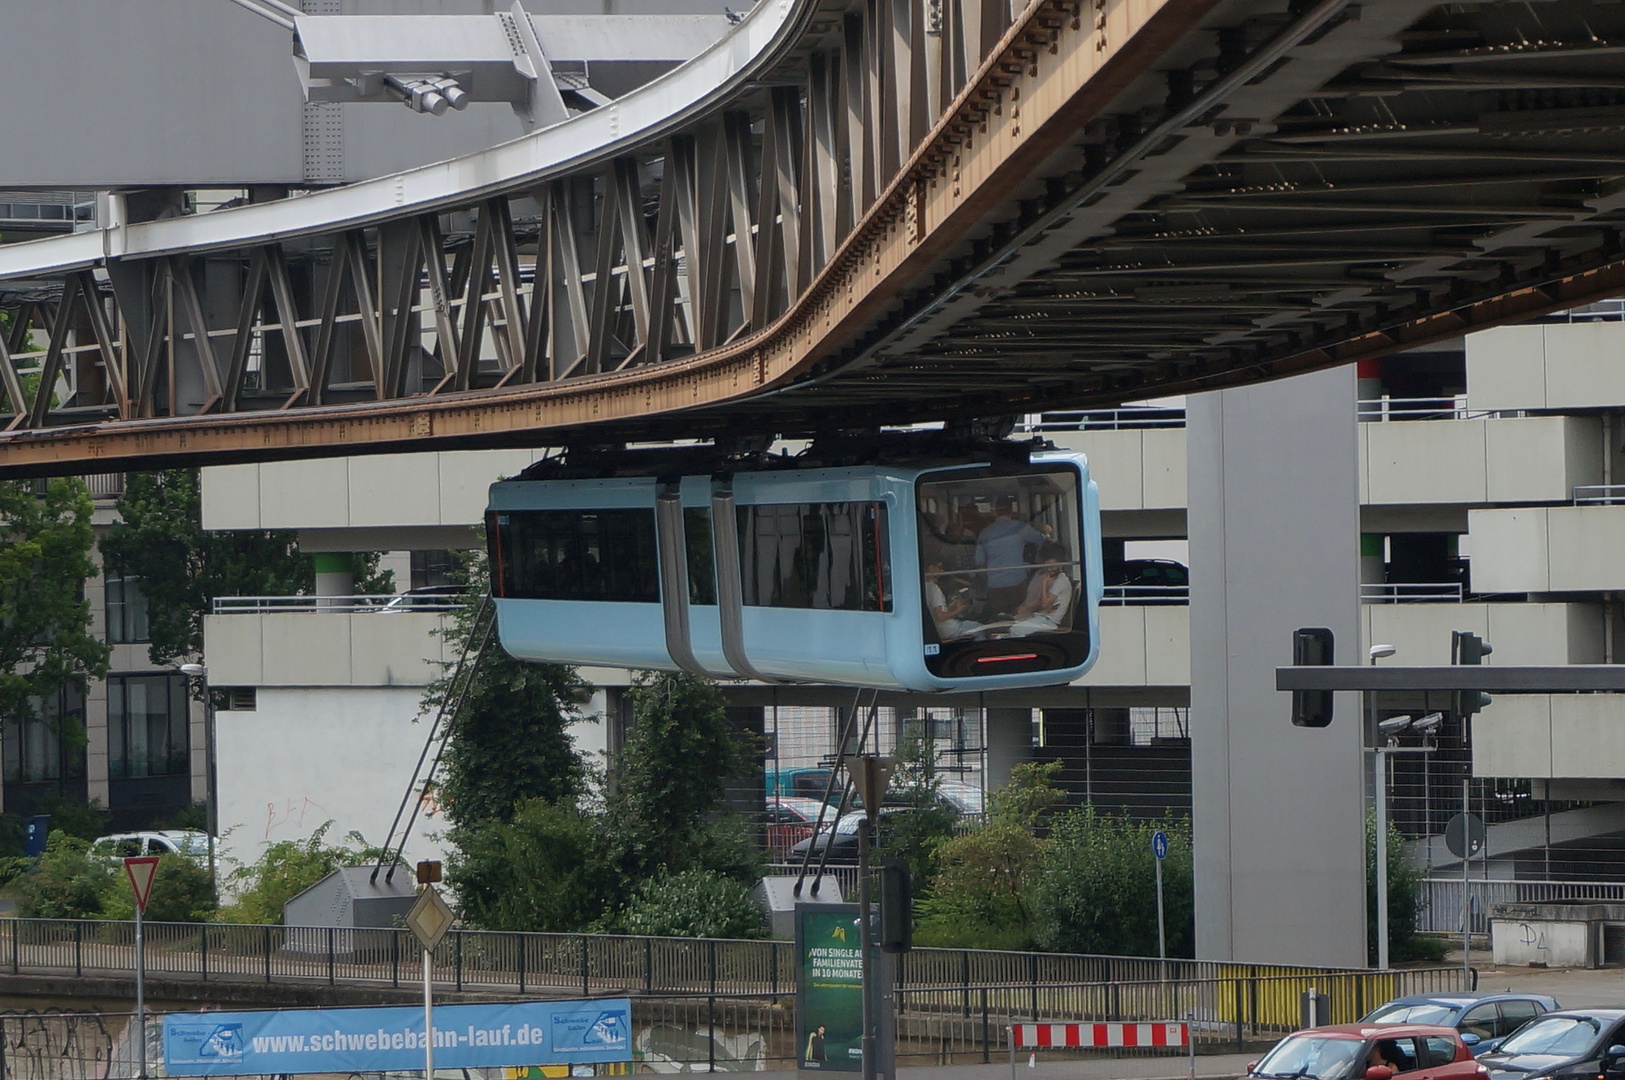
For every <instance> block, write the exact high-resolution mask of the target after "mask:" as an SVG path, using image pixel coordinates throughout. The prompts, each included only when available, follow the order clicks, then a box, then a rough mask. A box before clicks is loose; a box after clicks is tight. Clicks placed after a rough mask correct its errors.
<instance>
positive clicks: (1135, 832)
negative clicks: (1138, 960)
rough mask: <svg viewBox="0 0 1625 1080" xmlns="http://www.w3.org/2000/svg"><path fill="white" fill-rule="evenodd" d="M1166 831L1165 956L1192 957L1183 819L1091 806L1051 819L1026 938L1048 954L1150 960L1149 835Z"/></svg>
mask: <svg viewBox="0 0 1625 1080" xmlns="http://www.w3.org/2000/svg"><path fill="white" fill-rule="evenodd" d="M1158 829H1161V830H1162V831H1164V832H1166V833H1167V834H1168V857H1167V858H1166V859H1164V860H1163V863H1162V881H1163V898H1164V904H1165V909H1166V920H1167V930H1168V955H1169V956H1193V955H1195V953H1194V948H1195V944H1196V929H1195V894H1194V891H1193V880H1192V873H1191V843H1190V835H1191V834H1190V822H1189V820H1187V819H1183V818H1181V819H1179V820H1176V821H1163V822H1154V821H1133V820H1130V819H1129V818H1127V817H1118V816H1115V815H1109V814H1100V813H1097V812H1096V811H1095V809H1094V808H1093V807H1085V808H1083V809H1081V810H1073V811H1071V812H1069V813H1066V814H1063V815H1061V816H1060V817H1059V818H1057V819H1056V820H1055V823H1054V826H1053V828H1052V831H1051V834H1050V841H1049V845H1048V847H1047V848H1046V850H1045V852H1044V855H1043V859H1042V861H1041V865H1040V866H1039V868H1038V871H1037V873H1036V874H1035V875H1034V878H1033V882H1032V907H1033V927H1034V939H1035V941H1036V943H1037V945H1038V947H1039V948H1041V949H1046V950H1049V951H1051V952H1078V953H1105V954H1110V955H1119V956H1155V955H1157V886H1156V865H1155V861H1154V860H1153V859H1152V856H1151V835H1152V834H1153V833H1154V832H1156V831H1157V830H1158Z"/></svg>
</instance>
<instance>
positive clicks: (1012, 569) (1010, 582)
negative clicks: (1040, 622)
mask: <svg viewBox="0 0 1625 1080" xmlns="http://www.w3.org/2000/svg"><path fill="white" fill-rule="evenodd" d="M993 511H994V514H995V515H996V516H995V517H994V518H993V520H992V521H990V522H988V524H987V526H986V527H985V528H984V529H982V531H981V534H980V535H978V536H977V537H976V565H977V566H981V567H986V568H987V607H988V611H989V612H993V613H1000V614H1008V613H1009V612H1012V611H1014V610H1015V609H1016V607H1017V606H1018V605H1020V603H1021V602H1022V600H1024V599H1026V596H1027V545H1028V544H1037V543H1040V542H1042V541H1043V540H1044V539H1046V534H1045V533H1043V532H1040V531H1039V530H1037V529H1035V528H1033V527H1032V525H1031V524H1030V523H1028V522H1026V521H1021V520H1018V519H1017V518H1016V516H1015V513H1016V500H1015V497H1014V496H1012V495H1001V496H999V499H998V501H997V502H996V503H995V504H994V507H993Z"/></svg>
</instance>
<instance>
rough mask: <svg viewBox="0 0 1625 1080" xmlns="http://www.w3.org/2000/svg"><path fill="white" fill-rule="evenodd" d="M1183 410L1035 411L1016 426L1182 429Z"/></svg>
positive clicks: (1038, 428)
mask: <svg viewBox="0 0 1625 1080" xmlns="http://www.w3.org/2000/svg"><path fill="white" fill-rule="evenodd" d="M1184 426H1185V410H1184V409H1183V408H1180V407H1178V406H1165V405H1126V406H1123V407H1122V408H1118V409H1087V410H1081V411H1078V412H1070V411H1068V412H1049V413H1036V414H1033V415H1029V416H1025V417H1023V418H1022V420H1021V423H1019V424H1017V425H1016V428H1017V430H1018V431H1020V432H1022V433H1026V434H1031V433H1035V432H1045V431H1130V430H1137V429H1141V428H1182V427H1184Z"/></svg>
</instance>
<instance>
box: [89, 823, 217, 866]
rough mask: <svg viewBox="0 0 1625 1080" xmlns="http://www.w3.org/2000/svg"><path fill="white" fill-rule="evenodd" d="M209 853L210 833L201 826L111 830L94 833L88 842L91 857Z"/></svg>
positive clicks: (196, 855)
mask: <svg viewBox="0 0 1625 1080" xmlns="http://www.w3.org/2000/svg"><path fill="white" fill-rule="evenodd" d="M208 853H209V834H208V833H206V832H204V831H203V830H201V829H165V830H161V831H157V832H129V833H114V834H113V835H111V836H100V837H97V838H96V839H95V840H94V841H92V842H91V845H90V854H91V857H92V858H98V859H107V860H109V861H114V860H118V859H125V858H129V857H130V856H132V855H188V856H191V857H193V858H203V857H204V856H206V855H208Z"/></svg>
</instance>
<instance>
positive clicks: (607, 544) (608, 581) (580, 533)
mask: <svg viewBox="0 0 1625 1080" xmlns="http://www.w3.org/2000/svg"><path fill="white" fill-rule="evenodd" d="M491 518H492V519H493V520H492V524H494V525H495V531H494V535H493V536H492V538H491V542H490V546H491V552H492V560H491V564H492V568H493V571H494V574H495V577H496V579H497V580H496V581H495V582H494V584H495V586H496V588H494V589H493V592H494V593H495V594H496V595H497V596H498V597H501V598H504V599H515V600H593V601H603V600H608V601H621V602H632V603H648V604H657V603H659V602H660V578H659V570H658V566H659V564H658V562H657V560H656V556H655V519H654V513H653V511H650V510H618V509H616V510H503V511H497V512H495V513H493V514H492V515H491Z"/></svg>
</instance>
